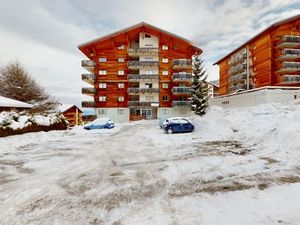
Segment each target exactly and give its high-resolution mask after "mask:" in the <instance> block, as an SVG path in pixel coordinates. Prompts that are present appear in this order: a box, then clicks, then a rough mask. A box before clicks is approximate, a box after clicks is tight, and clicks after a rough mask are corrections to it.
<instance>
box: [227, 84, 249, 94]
mask: <svg viewBox="0 0 300 225" xmlns="http://www.w3.org/2000/svg"><path fill="white" fill-rule="evenodd" d="M246 89H247V85H246V84H238V85H234V86H231V87H229V91H230V92H235V91H237V90H246Z"/></svg>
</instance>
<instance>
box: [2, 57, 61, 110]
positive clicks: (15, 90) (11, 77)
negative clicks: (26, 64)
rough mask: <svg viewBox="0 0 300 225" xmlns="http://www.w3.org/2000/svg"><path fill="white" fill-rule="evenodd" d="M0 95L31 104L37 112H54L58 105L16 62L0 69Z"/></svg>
mask: <svg viewBox="0 0 300 225" xmlns="http://www.w3.org/2000/svg"><path fill="white" fill-rule="evenodd" d="M0 95H2V96H4V97H7V98H12V99H15V100H19V101H23V102H27V103H30V104H33V105H34V108H33V110H34V111H37V112H43V111H51V110H54V109H55V108H56V107H57V106H58V104H59V102H58V101H57V100H56V99H54V98H53V97H51V96H50V95H49V94H48V93H46V92H45V90H44V88H42V87H41V86H40V85H39V84H38V83H37V82H36V81H35V80H34V79H33V78H32V77H31V76H30V75H29V74H28V72H27V71H26V70H25V69H24V68H23V67H22V65H21V64H20V63H19V62H17V61H16V62H11V63H8V64H7V65H4V66H2V67H1V68H0Z"/></svg>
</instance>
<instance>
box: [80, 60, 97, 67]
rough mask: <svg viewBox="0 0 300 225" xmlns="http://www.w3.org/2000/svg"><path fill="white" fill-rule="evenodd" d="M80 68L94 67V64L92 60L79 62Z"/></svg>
mask: <svg viewBox="0 0 300 225" xmlns="http://www.w3.org/2000/svg"><path fill="white" fill-rule="evenodd" d="M81 66H82V67H95V62H94V61H93V60H81Z"/></svg>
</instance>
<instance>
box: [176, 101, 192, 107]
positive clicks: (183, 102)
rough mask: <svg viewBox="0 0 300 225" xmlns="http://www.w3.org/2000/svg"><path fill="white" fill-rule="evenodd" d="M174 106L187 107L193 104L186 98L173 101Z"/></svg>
mask: <svg viewBox="0 0 300 225" xmlns="http://www.w3.org/2000/svg"><path fill="white" fill-rule="evenodd" d="M172 106H173V107H187V106H191V101H188V100H185V101H173V103H172Z"/></svg>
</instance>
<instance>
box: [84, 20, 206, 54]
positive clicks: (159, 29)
mask: <svg viewBox="0 0 300 225" xmlns="http://www.w3.org/2000/svg"><path fill="white" fill-rule="evenodd" d="M140 27H148V28H151V29H154V30H158V31H160V32H162V33H165V34H167V35H170V36H174V37H176V38H177V39H180V40H181V41H183V42H186V43H187V44H189V45H192V46H193V47H195V48H197V49H198V50H200V53H201V52H202V49H200V48H199V47H198V46H197V45H196V44H194V43H192V42H191V41H189V40H188V39H186V38H183V37H180V36H178V35H176V34H173V33H171V32H169V31H166V30H163V29H161V28H158V27H156V26H153V25H151V24H148V23H145V22H141V23H138V24H135V25H133V26H130V27H127V28H124V29H121V30H119V31H116V32H113V33H110V34H107V35H104V36H102V37H99V38H96V39H94V40H91V41H88V42H85V43H83V44H80V45H78V48H81V47H85V46H88V45H90V44H93V43H95V42H98V41H103V40H105V39H109V38H112V37H114V36H117V35H119V34H122V33H125V32H128V31H131V30H134V29H137V28H140Z"/></svg>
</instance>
